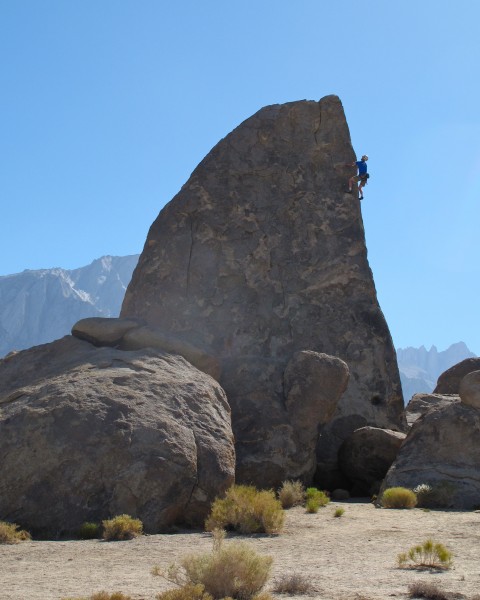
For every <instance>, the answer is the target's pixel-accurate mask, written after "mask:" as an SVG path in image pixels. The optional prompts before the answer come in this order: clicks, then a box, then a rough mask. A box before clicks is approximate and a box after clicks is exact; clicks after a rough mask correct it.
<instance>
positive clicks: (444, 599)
mask: <svg viewBox="0 0 480 600" xmlns="http://www.w3.org/2000/svg"><path fill="white" fill-rule="evenodd" d="M408 595H409V597H410V598H425V599H426V600H450V598H451V596H450V594H449V593H448V592H445V591H443V590H442V589H441V588H440V587H438V585H435V584H434V583H430V582H428V581H415V582H414V583H411V584H410V585H409V586H408Z"/></svg>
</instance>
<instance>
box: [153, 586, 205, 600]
mask: <svg viewBox="0 0 480 600" xmlns="http://www.w3.org/2000/svg"><path fill="white" fill-rule="evenodd" d="M156 598H157V600H213V598H212V596H210V594H207V592H206V591H205V586H203V585H202V584H201V583H197V584H196V585H193V584H191V583H188V584H186V585H182V586H181V587H179V588H176V589H173V590H167V591H166V592H162V593H161V594H157V596H156Z"/></svg>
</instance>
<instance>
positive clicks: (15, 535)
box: [0, 521, 31, 544]
mask: <svg viewBox="0 0 480 600" xmlns="http://www.w3.org/2000/svg"><path fill="white" fill-rule="evenodd" d="M30 539H31V536H30V534H29V533H28V531H24V530H23V529H20V528H19V526H18V525H16V524H15V523H7V522H6V521H0V544H18V542H24V541H26V540H30Z"/></svg>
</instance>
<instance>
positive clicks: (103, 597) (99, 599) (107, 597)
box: [62, 592, 132, 600]
mask: <svg viewBox="0 0 480 600" xmlns="http://www.w3.org/2000/svg"><path fill="white" fill-rule="evenodd" d="M62 600H132V597H131V596H125V594H122V592H113V593H112V594H109V593H108V592H97V593H96V594H93V596H88V598H87V597H86V596H82V597H81V598H62Z"/></svg>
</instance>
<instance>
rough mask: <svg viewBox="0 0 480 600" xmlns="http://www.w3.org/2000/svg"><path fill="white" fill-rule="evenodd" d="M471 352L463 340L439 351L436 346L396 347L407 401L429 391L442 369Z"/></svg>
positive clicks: (470, 355)
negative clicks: (415, 395)
mask: <svg viewBox="0 0 480 600" xmlns="http://www.w3.org/2000/svg"><path fill="white" fill-rule="evenodd" d="M474 356H475V354H473V352H471V351H470V350H469V349H468V347H467V345H466V344H465V343H464V342H457V343H456V344H452V345H451V346H450V347H449V348H447V350H443V351H441V352H439V351H438V350H437V348H436V346H432V347H431V348H430V350H427V349H426V348H425V346H420V348H412V347H408V348H397V361H398V368H399V370H400V380H401V382H402V389H403V396H404V400H405V403H407V402H408V401H409V400H410V398H411V397H412V396H413V394H416V393H419V392H431V391H433V389H434V388H435V385H436V383H437V379H438V377H439V375H441V374H442V373H443V372H444V371H446V370H447V369H449V368H450V367H452V366H453V365H455V364H457V363H459V362H460V361H462V360H464V359H465V358H472V357H474Z"/></svg>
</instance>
